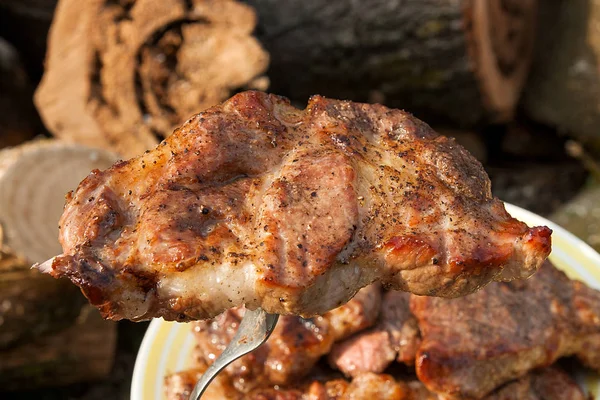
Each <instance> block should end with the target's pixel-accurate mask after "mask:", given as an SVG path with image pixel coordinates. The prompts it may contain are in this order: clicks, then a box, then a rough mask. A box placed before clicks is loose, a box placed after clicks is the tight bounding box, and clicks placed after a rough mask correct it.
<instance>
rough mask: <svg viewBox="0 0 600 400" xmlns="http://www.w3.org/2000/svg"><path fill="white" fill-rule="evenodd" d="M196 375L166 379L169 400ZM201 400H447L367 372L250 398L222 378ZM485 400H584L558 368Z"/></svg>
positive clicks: (180, 396)
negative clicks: (347, 378) (350, 378)
mask: <svg viewBox="0 0 600 400" xmlns="http://www.w3.org/2000/svg"><path fill="white" fill-rule="evenodd" d="M199 376H200V374H199V373H198V372H196V371H195V370H192V371H185V372H180V373H177V374H173V375H170V376H168V377H167V378H166V379H165V391H166V394H167V400H187V399H188V398H189V394H190V392H191V391H192V389H193V387H194V384H195V383H196V379H197V378H198V377H199ZM203 399H206V400H213V399H215V400H216V399H233V400H242V399H245V400H375V399H376V400H444V397H443V396H441V395H437V394H435V393H433V392H430V391H429V390H427V388H426V387H425V386H424V385H423V384H422V383H421V382H419V381H416V380H414V379H410V378H394V377H392V376H390V375H386V374H374V373H363V374H360V375H358V376H357V377H355V378H354V379H353V380H352V381H351V382H347V381H345V380H343V379H339V378H338V377H335V376H333V377H328V376H326V375H321V376H317V377H309V379H306V380H303V381H300V382H296V383H295V384H294V385H290V386H286V387H279V388H274V387H266V388H257V389H255V390H253V391H252V392H250V393H248V394H242V393H240V392H236V391H235V389H234V388H233V387H231V386H228V384H227V381H226V379H225V378H223V377H217V381H216V383H215V385H214V386H213V387H211V388H210V389H209V391H208V392H207V393H206V394H205V396H204V397H203ZM482 400H585V396H584V394H583V392H582V391H581V388H579V386H578V385H577V383H576V382H575V381H574V380H573V379H572V378H571V377H569V375H567V374H566V373H565V372H563V371H562V370H560V369H558V368H557V367H549V368H544V369H542V370H536V371H532V372H531V373H530V374H528V375H526V376H524V377H522V378H520V379H518V380H516V381H512V382H509V383H508V384H506V385H504V386H503V387H501V388H500V389H498V390H497V391H495V392H494V393H492V394H490V395H488V396H486V397H484V398H483V399H482Z"/></svg>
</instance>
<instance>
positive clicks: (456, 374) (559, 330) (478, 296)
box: [411, 262, 600, 399]
mask: <svg viewBox="0 0 600 400" xmlns="http://www.w3.org/2000/svg"><path fill="white" fill-rule="evenodd" d="M411 309H412V311H413V313H414V314H415V316H416V317H417V318H418V320H419V328H420V330H421V335H422V344H421V347H420V348H419V351H418V353H417V362H416V370H417V375H418V377H419V379H420V380H421V381H422V382H423V383H424V384H425V385H426V386H427V387H428V388H429V389H430V390H433V391H435V392H438V393H442V394H444V395H445V396H446V397H447V398H448V399H480V398H482V397H483V396H485V395H486V394H488V393H489V392H491V391H492V390H494V389H495V388H497V387H498V386H500V385H502V384H504V383H505V382H508V381H510V380H512V379H515V378H518V377H521V376H523V375H525V374H526V373H527V372H528V371H529V370H531V369H534V368H538V367H542V366H546V365H549V364H551V363H552V362H554V361H555V360H556V359H558V358H559V357H562V356H569V355H575V356H577V357H578V358H579V359H580V360H581V361H583V363H584V364H586V365H588V366H589V367H591V368H594V369H596V370H600V364H599V363H598V361H599V360H600V292H598V291H596V290H593V289H591V288H589V287H587V286H586V285H584V284H583V283H581V282H577V281H572V280H570V279H569V278H567V276H566V275H565V274H564V273H563V272H561V271H559V270H557V269H556V268H555V267H554V266H552V265H551V264H550V262H547V263H546V264H544V266H543V267H542V268H541V270H540V271H539V272H538V273H537V274H536V275H534V276H533V277H532V278H530V279H528V280H525V281H514V282H510V283H495V284H492V285H489V286H487V287H486V288H484V289H482V290H480V291H478V292H477V293H474V294H472V295H469V296H466V297H464V298H460V299H451V300H449V299H438V298H428V297H419V296H412V298H411Z"/></svg>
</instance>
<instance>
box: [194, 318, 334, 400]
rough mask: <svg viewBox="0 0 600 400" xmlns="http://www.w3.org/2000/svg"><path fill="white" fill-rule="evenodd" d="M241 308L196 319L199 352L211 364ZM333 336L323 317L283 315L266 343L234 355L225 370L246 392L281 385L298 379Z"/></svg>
mask: <svg viewBox="0 0 600 400" xmlns="http://www.w3.org/2000/svg"><path fill="white" fill-rule="evenodd" d="M243 314H244V310H243V309H233V310H228V311H226V312H225V313H223V314H221V315H220V316H218V317H217V318H216V319H215V320H214V321H199V322H196V323H195V324H196V325H195V327H194V332H195V334H196V339H197V342H198V347H199V349H198V350H199V351H198V352H197V353H198V356H199V357H200V358H201V359H202V361H204V362H205V363H207V364H212V363H213V362H214V360H215V358H216V357H218V356H219V355H220V354H221V353H222V352H223V350H224V349H225V347H226V346H227V345H228V344H229V342H230V341H231V339H232V338H233V335H234V334H235V331H236V329H237V326H238V325H239V322H240V321H241V317H242V316H243ZM332 342H333V336H332V335H331V334H330V332H329V328H328V325H327V323H326V321H324V320H323V318H322V317H316V318H313V319H306V320H305V319H302V318H300V317H294V316H282V317H281V318H280V320H279V322H278V324H277V327H276V328H275V331H274V332H273V334H272V335H271V337H270V338H269V340H267V342H266V343H265V344H263V345H262V346H260V347H259V348H258V349H256V350H254V351H253V352H251V353H249V354H247V355H245V356H243V357H241V358H239V359H237V360H236V361H234V362H233V363H231V364H230V365H229V366H228V367H227V368H226V370H225V373H226V374H227V375H229V376H230V379H231V382H232V384H233V385H234V386H235V388H236V389H237V390H239V391H241V392H244V393H248V392H249V391H250V390H252V389H254V388H255V387H257V386H263V387H264V386H268V385H282V384H288V383H290V382H293V381H294V380H296V381H297V380H298V379H301V378H302V377H303V376H305V375H306V374H308V373H309V371H310V369H311V368H312V367H313V366H314V365H315V363H316V362H317V361H318V360H319V358H321V356H323V355H324V354H326V353H327V352H328V351H329V349H330V348H331V345H332Z"/></svg>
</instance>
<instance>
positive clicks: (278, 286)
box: [38, 91, 600, 399]
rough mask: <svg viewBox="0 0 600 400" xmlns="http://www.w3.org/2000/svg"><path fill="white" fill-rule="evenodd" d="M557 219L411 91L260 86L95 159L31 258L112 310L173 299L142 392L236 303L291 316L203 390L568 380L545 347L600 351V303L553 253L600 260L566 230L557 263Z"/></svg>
mask: <svg viewBox="0 0 600 400" xmlns="http://www.w3.org/2000/svg"><path fill="white" fill-rule="evenodd" d="M551 227H552V224H550V223H549V222H548V221H546V220H544V219H541V218H539V217H536V216H535V215H530V214H528V213H527V212H525V211H523V210H519V209H517V208H515V207H508V208H507V207H505V205H504V203H503V202H501V201H500V200H499V199H497V198H495V197H493V196H492V193H491V187H490V181H489V178H488V176H487V174H486V173H485V171H484V169H483V167H482V165H481V164H480V163H479V162H478V161H477V160H476V159H475V158H474V157H472V156H471V155H470V154H469V153H468V152H467V151H466V150H465V149H464V148H462V147H461V146H460V145H458V144H457V143H456V142H455V141H454V140H452V139H449V138H446V137H444V136H440V135H438V134H436V133H435V132H434V131H433V130H432V129H431V128H430V127H429V126H428V125H427V124H425V123H424V122H422V121H420V120H418V119H416V118H415V117H413V116H412V115H411V114H409V113H407V112H404V111H401V110H394V109H389V108H386V107H384V106H382V105H377V104H374V105H370V104H361V103H354V102H350V101H341V100H332V99H327V98H324V97H321V96H314V97H313V98H311V99H310V101H309V103H308V105H307V107H306V108H305V109H304V110H300V109H297V108H295V107H292V106H291V105H290V103H289V102H288V101H287V100H286V99H285V98H282V97H279V96H275V95H271V94H265V93H261V92H254V91H249V92H243V93H239V94H237V95H235V96H234V97H232V98H231V99H229V100H227V101H225V102H224V103H222V104H220V105H217V106H215V107H212V108H210V109H208V110H206V111H204V112H202V113H200V114H198V115H196V116H194V117H192V118H190V119H189V120H188V121H187V122H186V123H184V124H183V125H182V126H181V127H180V128H178V129H176V130H175V132H174V133H173V134H172V135H171V136H169V137H168V138H166V139H165V140H164V141H163V142H162V143H161V144H160V145H159V146H158V147H156V148H155V149H153V150H149V151H147V152H146V153H145V154H143V155H140V156H138V157H135V158H133V159H131V160H128V161H121V162H118V163H116V164H115V165H114V166H113V167H111V168H109V169H107V170H105V171H93V172H92V173H91V174H90V175H89V176H88V177H87V178H86V179H84V180H83V181H82V182H81V184H80V185H79V187H78V188H77V189H76V190H74V191H73V192H71V193H70V194H69V195H68V196H67V201H66V205H65V209H64V213H63V216H62V218H61V220H60V233H59V239H60V241H61V244H62V249H63V253H62V254H60V255H57V256H56V257H53V258H52V259H50V260H48V261H47V262H44V263H42V264H40V265H38V268H39V269H40V270H41V271H43V272H45V273H48V274H50V275H52V276H54V277H56V278H60V277H66V278H68V279H70V280H71V281H72V282H73V283H74V284H76V285H78V286H79V287H80V288H81V290H82V292H83V293H84V295H85V296H86V297H87V298H88V300H89V301H90V303H91V304H93V305H94V306H96V307H97V308H98V309H99V311H100V312H101V314H102V315H103V316H104V317H105V318H109V319H114V320H119V319H129V320H133V321H141V320H148V319H152V318H162V320H161V321H159V320H155V321H153V322H152V324H151V327H150V329H149V331H148V334H147V336H146V338H145V340H144V343H143V345H142V348H141V350H140V355H139V359H138V363H137V365H136V371H135V374H134V381H133V386H132V395H133V396H132V397H133V398H135V399H138V398H140V399H141V398H143V399H148V398H160V397H161V396H163V392H164V388H163V385H164V378H165V374H172V373H177V372H178V371H183V370H185V369H186V368H189V367H193V368H194V369H192V370H189V369H188V370H187V372H182V373H181V374H179V375H170V376H169V377H167V390H168V392H169V397H172V398H185V396H186V394H185V393H187V391H189V387H188V383H189V382H193V381H194V380H195V379H196V378H197V377H198V376H199V375H201V374H202V371H203V370H204V369H205V368H206V366H207V365H209V364H211V363H212V361H214V360H215V359H216V358H217V357H218V355H219V353H220V352H221V351H222V350H223V348H224V347H225V346H226V344H227V343H228V341H229V340H231V335H232V334H233V333H234V332H235V330H236V328H237V326H238V325H239V324H240V321H241V319H242V318H243V315H244V312H245V309H246V308H247V309H250V310H257V309H259V308H260V309H262V310H264V311H265V312H267V313H270V314H279V315H281V317H280V320H279V322H278V324H277V327H276V329H275V332H273V334H272V337H271V338H270V339H269V341H267V342H266V343H265V344H263V345H262V346H260V347H259V348H258V349H257V350H255V351H254V352H252V353H250V354H248V355H246V356H244V357H242V358H241V359H239V360H237V361H235V362H234V363H233V364H231V365H230V366H229V367H228V368H227V369H226V370H225V371H224V372H223V373H222V374H221V375H219V377H218V378H217V380H216V381H214V382H213V383H212V384H211V387H210V390H211V391H212V393H213V394H212V395H211V394H210V393H206V394H205V395H204V396H205V397H203V398H211V396H213V397H212V398H256V399H258V398H261V399H264V398H267V399H268V398H303V396H305V397H306V396H308V397H310V398H340V399H341V398H349V399H350V398H352V399H354V398H368V397H373V398H399V399H402V398H410V397H407V396H413V397H414V396H417V394H418V396H422V397H423V396H425V397H423V398H427V397H426V396H430V397H431V396H434V397H431V398H438V397H439V398H445V399H459V398H460V399H462V398H464V399H467V398H468V399H471V398H473V399H475V398H483V397H485V396H501V397H500V398H525V397H523V396H520V397H514V396H513V395H512V394H508V395H505V394H502V393H501V394H498V390H509V391H514V390H520V391H522V392H523V393H532V396H534V395H537V394H536V393H538V394H539V393H541V392H540V391H543V390H547V391H549V392H557V391H558V390H559V389H558V388H554V389H551V388H550V387H549V386H548V385H549V382H559V381H560V382H563V381H564V382H565V385H563V386H564V387H562V386H561V388H560V389H561V390H562V389H564V390H570V392H569V393H574V394H573V396H576V395H577V393H581V392H577V390H579V389H578V388H579V386H577V385H576V384H574V383H573V381H572V378H571V377H570V376H569V375H567V374H565V373H564V371H562V370H561V369H560V367H558V366H552V367H551V365H552V364H553V363H554V361H555V360H556V359H558V358H561V357H562V356H567V355H575V356H576V357H577V358H578V359H580V360H582V362H583V363H584V364H585V365H588V366H592V367H594V366H595V365H596V364H595V358H594V356H593V355H594V352H593V351H591V350H590V348H592V346H593V338H594V334H597V333H600V332H596V331H595V330H594V329H595V328H596V325H597V323H600V322H599V321H600V317H598V316H599V315H600V313H596V309H595V308H594V307H595V305H596V302H595V300H594V299H595V297H594V295H595V294H596V292H595V291H594V290H593V289H590V288H588V287H587V286H586V285H585V284H584V283H577V282H576V281H571V280H569V278H567V277H566V276H565V275H564V274H563V273H562V272H560V271H559V269H562V270H566V271H568V272H569V273H570V274H571V277H573V278H579V279H580V280H581V281H583V282H585V283H587V284H589V285H590V286H592V287H593V286H594V285H596V283H597V281H596V280H595V278H594V274H593V271H594V268H595V267H597V266H598V260H597V258H594V257H597V255H595V253H590V250H589V248H587V247H584V246H583V245H582V244H581V243H580V242H577V241H576V240H575V239H574V238H572V237H571V236H569V235H568V234H567V233H565V232H563V231H561V230H560V229H556V231H557V232H558V234H557V235H555V247H554V249H555V250H554V253H553V258H552V260H553V262H554V263H556V265H557V266H558V268H559V269H556V267H554V266H552V265H551V264H549V263H548V262H546V259H547V257H548V255H549V254H550V252H551V235H552V229H551ZM571 247H572V248H573V249H577V251H575V250H573V249H572V248H571ZM579 265H585V266H586V268H587V269H585V270H584V269H581V268H579ZM582 268H583V267H582ZM584 272H585V273H584ZM527 278H529V279H527ZM536 285H537V286H536ZM509 294H513V295H514V296H517V297H511V296H509ZM540 296H541V297H540ZM437 301H439V302H441V303H438V302H437ZM536 307H538V308H537V309H536ZM544 307H545V308H544ZM249 315H250V314H249ZM457 316H458V317H461V318H465V320H464V321H463V320H457V321H455V320H452V319H449V318H450V317H452V318H454V317H457ZM468 318H471V319H470V320H469V319H468ZM166 321H175V322H166ZM176 322H179V323H181V324H177V323H176ZM182 322H190V324H183V323H182ZM192 329H193V330H194V333H193V334H191V333H190V332H191V330H192ZM512 334H514V335H515V336H514V338H513V337H512V336H510V335H512ZM584 348H585V351H584V350H583V349H584ZM524 354H525V355H524ZM173 357H174V358H173ZM417 378H418V379H417ZM567 383H573V385H569V384H567ZM510 385H516V386H511V387H513V389H504V388H505V387H506V388H507V387H508V386H510ZM510 393H512V392H510ZM564 393H567V392H564ZM156 396H158V397H156ZM173 396H180V397H173ZM181 396H183V397H181ZM294 396H295V397H294ZM402 396H404V397H402ZM436 396H438V397H436ZM502 396H504V397H502ZM507 396H509V397H507ZM510 396H513V397H510ZM573 396H572V398H577V397H573ZM532 398H534V397H532ZM562 398H568V397H564V396H563V397H562Z"/></svg>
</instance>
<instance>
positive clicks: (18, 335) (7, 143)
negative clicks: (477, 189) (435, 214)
mask: <svg viewBox="0 0 600 400" xmlns="http://www.w3.org/2000/svg"><path fill="white" fill-rule="evenodd" d="M599 62H600V0H537V1H536V0H388V1H385V0H363V1H356V0H338V1H335V2H333V1H328V0H313V1H305V0H287V1H276V0H248V1H233V0H85V1H81V0H59V1H57V0H0V398H2V399H5V398H7V399H11V398H19V399H21V398H22V399H26V398H32V399H33V398H35V399H63V398H68V399H86V400H91V399H106V398H110V399H127V398H129V387H130V380H131V373H132V369H133V364H134V361H135V355H136V353H137V349H138V347H139V345H140V342H141V339H142V337H143V334H144V331H145V329H146V327H147V324H145V323H138V324H135V323H130V322H119V323H113V322H107V321H103V320H101V318H100V317H99V316H98V314H97V313H96V312H95V311H94V310H92V309H90V307H89V306H87V305H86V304H87V303H86V301H85V300H84V299H83V298H82V296H81V294H80V293H79V291H78V289H76V288H75V286H73V285H70V284H68V283H66V282H62V281H57V280H54V279H52V278H48V277H45V276H40V274H38V273H37V271H32V270H30V269H29V266H30V265H31V264H32V263H34V262H41V261H44V260H46V259H48V258H50V257H51V256H53V255H56V254H58V253H60V246H59V245H58V243H57V239H56V237H57V232H58V231H57V225H58V218H59V217H60V214H61V210H62V205H63V202H64V195H65V193H66V192H67V191H68V190H71V189H73V188H75V186H76V185H77V184H78V183H79V181H80V180H81V179H82V178H83V177H85V176H86V175H87V174H88V173H89V171H91V170H92V169H94V168H100V169H103V168H107V167H108V166H110V165H111V164H112V163H113V162H115V161H116V160H118V159H126V158H129V157H133V156H135V155H137V154H140V153H142V152H143V151H145V150H146V149H150V148H152V147H153V146H155V145H156V144H157V143H158V142H159V141H160V140H162V139H163V138H165V137H167V136H168V135H169V134H170V133H171V132H172V131H173V129H174V128H175V127H177V126H178V125H179V124H181V123H182V122H184V121H185V120H186V119H187V118H189V117H190V116H191V115H192V114H194V113H197V112H200V111H202V110H203V109H205V108H208V107H210V106H212V105H214V104H217V103H219V102H221V101H223V100H225V99H227V98H228V97H230V96H231V95H232V94H235V93H237V92H239V91H243V90H248V89H256V90H267V91H270V92H273V93H277V94H280V95H284V96H287V97H288V98H290V100H291V101H292V103H294V104H295V105H297V106H299V107H303V106H304V105H305V104H306V101H307V99H308V97H309V96H310V95H312V94H321V95H325V96H329V97H334V98H343V99H351V100H355V101H363V102H378V103H382V104H385V105H388V106H391V107H397V108H402V109H405V110H407V111H410V112H412V113H413V114H415V115H416V116H417V117H419V118H421V119H423V120H425V121H426V122H428V123H429V124H430V125H432V126H433V127H434V129H436V130H437V131H438V132H440V133H442V134H444V135H447V136H452V137H455V138H456V140H457V141H458V142H459V143H461V144H462V145H464V146H465V147H466V148H467V149H468V150H470V151H471V152H472V153H473V154H474V155H475V156H476V157H477V158H478V159H479V160H480V161H481V162H482V163H483V165H484V166H485V168H486V170H487V172H488V173H489V175H490V177H491V180H492V189H493V191H494V193H495V195H496V196H498V197H500V198H501V199H502V200H504V201H507V202H510V203H513V204H516V205H518V206H521V207H524V208H527V209H529V210H531V211H533V212H536V213H538V214H541V215H543V216H546V217H548V218H550V219H552V220H554V221H556V222H558V223H559V224H561V225H563V226H564V227H566V228H567V229H568V230H570V231H571V232H573V233H574V234H576V235H578V236H579V237H581V238H582V239H583V240H585V241H586V242H587V243H589V244H590V245H591V246H593V247H594V248H596V249H597V250H600V185H598V182H599V180H600V68H599Z"/></svg>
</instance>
